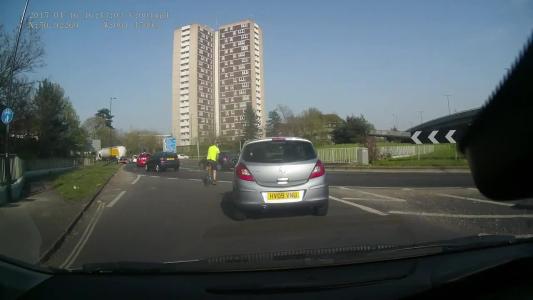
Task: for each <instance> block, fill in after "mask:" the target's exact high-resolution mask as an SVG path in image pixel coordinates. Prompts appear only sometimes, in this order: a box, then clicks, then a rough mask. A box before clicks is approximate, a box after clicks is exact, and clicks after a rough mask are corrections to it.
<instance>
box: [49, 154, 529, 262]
mask: <svg viewBox="0 0 533 300" xmlns="http://www.w3.org/2000/svg"><path fill="white" fill-rule="evenodd" d="M203 176H204V171H201V170H198V169H197V167H195V166H194V165H192V164H191V165H188V164H187V163H183V167H182V168H181V169H180V171H179V172H174V171H168V172H162V173H152V172H150V173H147V172H145V171H144V170H143V169H139V168H136V167H135V166H134V165H127V166H125V167H124V168H123V169H121V170H120V171H119V172H118V173H117V175H116V176H115V177H114V178H113V179H112V180H111V181H110V182H109V184H108V185H107V186H106V187H105V188H104V190H102V192H101V194H100V195H99V197H98V198H97V199H96V201H95V202H93V204H92V205H91V207H90V208H89V209H88V210H87V212H86V213H85V214H84V215H83V217H82V218H81V219H80V221H79V222H78V224H77V225H76V226H75V228H74V229H73V230H72V232H71V233H70V234H69V235H68V236H67V238H66V239H65V242H64V243H63V244H62V246H61V247H60V248H59V249H58V251H57V252H56V253H55V254H54V255H53V256H52V257H51V258H50V260H48V261H47V262H46V264H47V265H50V266H54V267H62V268H77V267H80V266H82V265H83V264H86V263H98V262H116V261H143V262H176V261H187V260H195V259H201V258H207V257H213V256H220V255H231V254H249V253H257V252H265V251H279V250H295V249H310V248H329V247H346V246H365V245H411V244H416V243H421V242H428V241H435V240H445V239H451V238H458V237H464V236H470V235H479V234H515V235H524V234H530V233H533V230H532V225H531V224H533V205H531V203H532V201H531V200H523V201H514V202H495V201H491V200H489V199H486V198H485V197H483V196H482V195H481V194H480V193H479V191H478V190H477V189H476V188H475V187H474V185H473V182H472V179H471V178H470V175H469V174H465V173H435V174H427V173H399V174H392V173H391V174H389V173H346V172H339V173H336V172H330V173H328V175H327V176H328V181H329V183H330V209H329V213H328V215H327V216H324V217H317V216H313V215H310V212H309V211H307V210H302V209H299V210H283V211H280V210H275V211H271V212H267V213H264V214H256V215H252V216H249V218H248V219H246V220H244V221H238V220H235V219H234V218H233V216H234V214H233V213H234V212H233V211H232V210H233V208H232V206H231V205H230V200H231V199H230V198H229V197H230V194H229V192H230V191H231V188H232V184H231V179H232V176H233V175H232V173H231V172H221V173H220V178H219V183H218V185H217V186H209V187H205V186H204V185H203V184H202V182H201V178H202V177H203Z"/></svg>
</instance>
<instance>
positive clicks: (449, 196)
mask: <svg viewBox="0 0 533 300" xmlns="http://www.w3.org/2000/svg"><path fill="white" fill-rule="evenodd" d="M437 195H438V196H441V197H447V198H453V199H460V200H468V201H472V202H479V203H487V204H494V205H501V206H514V205H515V204H514V203H507V202H496V201H491V200H483V199H477V198H471V197H462V196H456V195H449V194H442V193H437Z"/></svg>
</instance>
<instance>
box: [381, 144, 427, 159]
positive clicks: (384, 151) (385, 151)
mask: <svg viewBox="0 0 533 300" xmlns="http://www.w3.org/2000/svg"><path fill="white" fill-rule="evenodd" d="M434 151H435V146H434V145H405V146H399V145H398V146H378V155H379V157H391V158H399V157H409V156H415V155H418V154H428V153H432V152H434Z"/></svg>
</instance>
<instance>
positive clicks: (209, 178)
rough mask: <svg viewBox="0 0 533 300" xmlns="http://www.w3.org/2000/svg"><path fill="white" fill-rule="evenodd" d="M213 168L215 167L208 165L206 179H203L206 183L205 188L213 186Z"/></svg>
mask: <svg viewBox="0 0 533 300" xmlns="http://www.w3.org/2000/svg"><path fill="white" fill-rule="evenodd" d="M211 168H213V166H212V165H211V164H209V163H208V164H207V167H206V170H207V174H206V175H205V177H204V178H203V182H204V185H205V186H210V185H212V184H213V182H214V179H213V176H212V175H211Z"/></svg>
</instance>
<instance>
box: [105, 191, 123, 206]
mask: <svg viewBox="0 0 533 300" xmlns="http://www.w3.org/2000/svg"><path fill="white" fill-rule="evenodd" d="M124 194H126V191H122V192H120V194H118V195H117V196H116V197H115V199H113V200H111V202H109V204H107V205H106V207H113V205H115V204H116V203H117V202H118V200H120V198H122V196H124Z"/></svg>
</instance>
